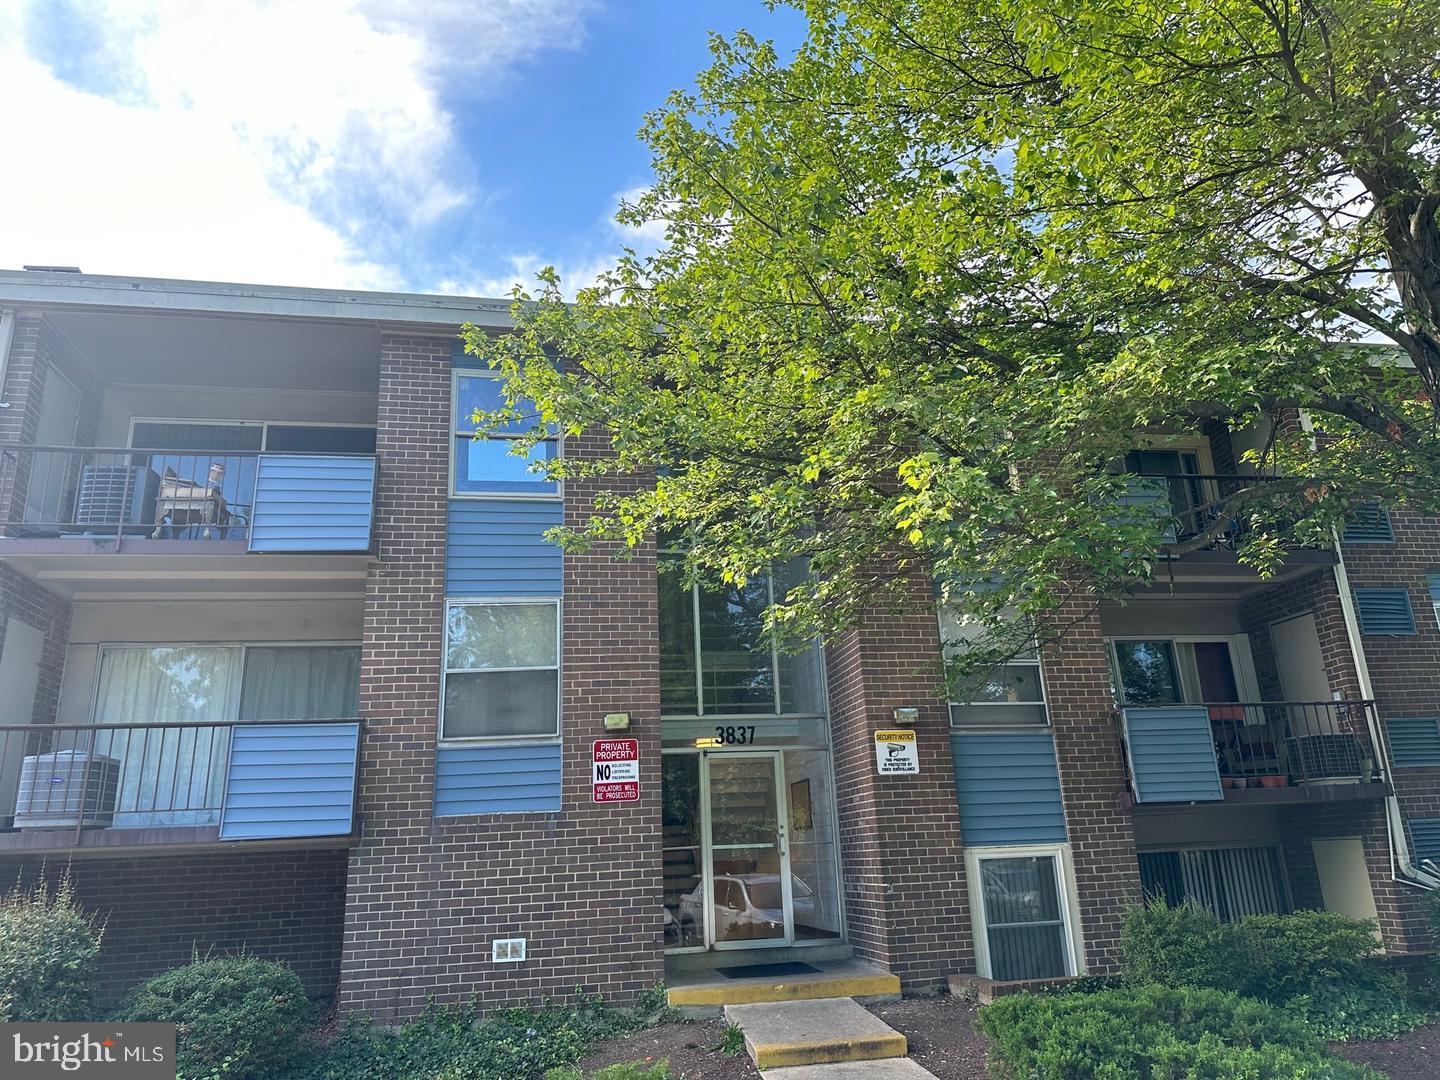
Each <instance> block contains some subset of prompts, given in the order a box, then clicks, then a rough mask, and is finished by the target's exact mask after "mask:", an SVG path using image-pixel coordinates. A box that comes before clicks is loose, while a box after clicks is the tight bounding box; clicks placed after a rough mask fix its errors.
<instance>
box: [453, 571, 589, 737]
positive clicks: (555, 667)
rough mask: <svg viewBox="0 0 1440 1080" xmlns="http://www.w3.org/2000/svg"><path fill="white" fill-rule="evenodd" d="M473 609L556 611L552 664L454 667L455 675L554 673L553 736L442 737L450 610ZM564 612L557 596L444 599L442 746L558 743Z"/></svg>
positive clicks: (560, 721) (561, 714) (562, 670)
mask: <svg viewBox="0 0 1440 1080" xmlns="http://www.w3.org/2000/svg"><path fill="white" fill-rule="evenodd" d="M456 604H459V605H462V606H472V607H500V606H502V605H515V604H525V605H528V606H530V607H538V606H540V605H542V604H549V605H552V606H553V607H554V608H555V663H554V664H535V665H530V666H528V667H504V668H494V667H490V668H456V669H454V670H455V673H456V674H466V673H469V672H472V671H476V672H501V671H553V672H555V731H554V733H553V734H543V733H542V734H528V735H450V736H447V735H446V734H445V684H446V682H447V681H448V680H449V677H450V675H451V668H450V661H449V657H450V608H451V606H453V605H456ZM563 615H564V612H563V611H562V609H561V599H560V597H558V596H447V597H446V598H445V607H444V613H443V616H442V618H443V620H444V625H443V627H442V628H441V631H440V705H439V715H438V716H437V717H436V733H437V737H438V739H439V741H440V743H441V744H443V745H445V746H465V745H473V744H485V743H505V744H509V745H523V744H531V745H542V744H550V743H558V742H559V741H560V738H561V735H562V733H563V729H562V726H561V725H562V718H563V716H564V713H565V700H564V690H565V681H564V678H563V672H564V663H565V655H564V653H563V652H562V651H561V650H562V646H563V638H564V635H563V633H562V631H561V618H562V616H563Z"/></svg>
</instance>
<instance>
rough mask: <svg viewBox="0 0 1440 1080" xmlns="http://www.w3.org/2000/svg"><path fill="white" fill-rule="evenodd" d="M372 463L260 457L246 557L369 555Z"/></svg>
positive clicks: (371, 460)
mask: <svg viewBox="0 0 1440 1080" xmlns="http://www.w3.org/2000/svg"><path fill="white" fill-rule="evenodd" d="M374 508H375V459H374V458H373V457H363V456H354V457H350V456H345V457H341V456H336V457H315V456H310V455H306V456H298V455H297V456H290V455H286V454H262V455H261V456H260V460H259V465H258V466H257V470H256V477H255V506H254V508H253V510H252V512H251V515H250V550H251V551H270V552H276V551H316V552H320V551H361V552H363V551H369V550H370V523H371V518H372V516H373V513H374Z"/></svg>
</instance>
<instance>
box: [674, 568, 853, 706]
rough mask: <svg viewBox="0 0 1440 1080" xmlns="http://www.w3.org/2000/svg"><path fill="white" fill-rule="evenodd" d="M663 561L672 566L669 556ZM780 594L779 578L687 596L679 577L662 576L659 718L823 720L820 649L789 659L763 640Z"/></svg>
mask: <svg viewBox="0 0 1440 1080" xmlns="http://www.w3.org/2000/svg"><path fill="white" fill-rule="evenodd" d="M661 558H662V559H664V560H667V561H668V563H669V564H670V565H672V566H673V565H674V564H675V559H674V557H673V556H667V555H664V554H663V553H662V555H661ZM797 572H798V571H797ZM776 579H778V580H776ZM786 588H787V575H786V574H785V573H783V572H782V573H778V574H775V575H770V574H763V575H760V576H758V577H753V578H751V579H750V580H748V581H747V582H746V583H745V584H744V585H727V586H723V587H720V588H703V589H702V588H700V587H698V586H694V587H688V588H687V587H686V586H685V585H684V584H682V583H681V581H680V577H679V575H678V573H671V572H666V571H664V570H663V569H662V573H661V575H660V711H661V712H662V713H664V714H666V715H670V716H759V715H771V716H775V715H787V714H796V715H802V716H803V715H814V714H818V713H821V712H823V711H824V708H825V697H824V681H825V679H824V669H823V664H822V661H821V657H820V647H819V645H818V643H815V644H811V645H810V646H809V647H808V648H806V649H804V650H802V651H801V652H799V653H788V652H782V651H781V650H779V649H778V648H776V647H775V645H774V644H773V643H772V642H770V641H769V640H767V639H766V637H765V634H764V628H765V611H766V609H768V608H769V607H770V605H771V604H772V603H774V602H775V600H776V598H777V596H783V594H784V591H785V589H786Z"/></svg>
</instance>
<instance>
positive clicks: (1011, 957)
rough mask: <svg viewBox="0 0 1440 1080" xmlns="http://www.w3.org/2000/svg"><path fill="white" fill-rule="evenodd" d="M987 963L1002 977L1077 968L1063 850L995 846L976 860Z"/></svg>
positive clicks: (1053, 974) (1043, 975) (974, 877)
mask: <svg viewBox="0 0 1440 1080" xmlns="http://www.w3.org/2000/svg"><path fill="white" fill-rule="evenodd" d="M970 861H971V865H970V873H971V889H972V893H973V892H978V893H979V896H978V897H977V899H978V901H979V903H978V904H977V910H978V911H979V913H980V916H981V918H980V921H979V925H978V927H977V935H978V937H979V939H980V940H979V941H978V942H977V944H979V946H980V949H979V952H980V953H981V958H982V966H983V968H984V969H985V971H986V974H987V977H989V978H991V979H997V980H1009V979H1050V978H1058V977H1060V976H1064V975H1069V974H1071V973H1072V972H1073V971H1074V965H1073V962H1072V960H1071V940H1070V913H1069V906H1068V903H1067V900H1066V891H1065V887H1064V884H1063V868H1062V865H1061V850H1060V849H1059V848H1050V849H1043V850H1037V849H990V850H989V851H985V850H983V849H982V850H981V851H979V852H974V853H972V855H971V858H970Z"/></svg>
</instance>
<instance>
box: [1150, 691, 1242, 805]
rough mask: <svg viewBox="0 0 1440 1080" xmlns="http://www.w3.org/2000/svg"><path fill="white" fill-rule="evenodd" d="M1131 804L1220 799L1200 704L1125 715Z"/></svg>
mask: <svg viewBox="0 0 1440 1080" xmlns="http://www.w3.org/2000/svg"><path fill="white" fill-rule="evenodd" d="M1125 740H1126V743H1127V744H1128V746H1129V748H1130V764H1131V767H1132V770H1133V772H1134V777H1133V780H1134V783H1135V799H1136V801H1137V802H1142V803H1166V802H1217V801H1219V800H1221V799H1223V798H1225V793H1224V792H1223V791H1222V790H1221V788H1220V770H1219V768H1218V766H1217V765H1216V764H1215V735H1214V733H1213V732H1212V731H1211V729H1210V710H1209V709H1207V708H1205V707H1204V706H1203V705H1191V706H1184V705H1182V706H1174V707H1171V708H1153V709H1146V708H1130V709H1126V710H1125Z"/></svg>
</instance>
